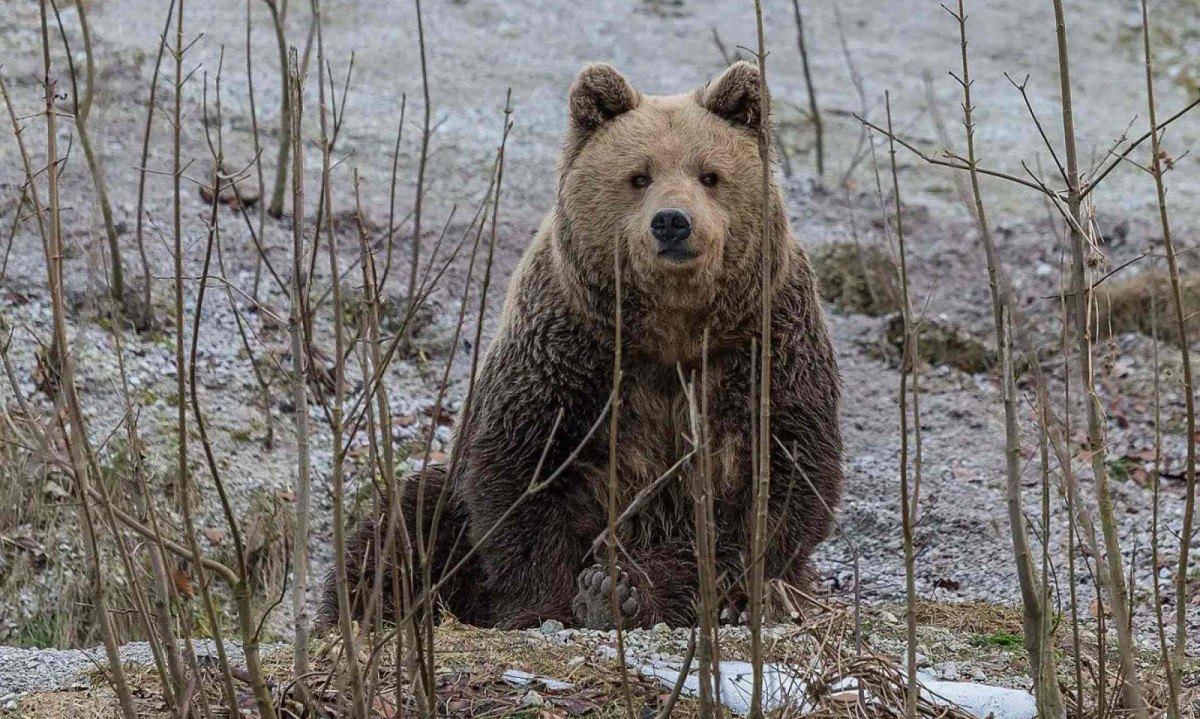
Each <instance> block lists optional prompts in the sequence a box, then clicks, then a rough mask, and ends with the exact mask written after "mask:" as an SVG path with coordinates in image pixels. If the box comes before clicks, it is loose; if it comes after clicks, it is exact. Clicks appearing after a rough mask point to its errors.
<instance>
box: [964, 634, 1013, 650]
mask: <svg viewBox="0 0 1200 719" xmlns="http://www.w3.org/2000/svg"><path fill="white" fill-rule="evenodd" d="M971 643H972V644H974V645H975V646H977V647H1003V648H1005V649H1020V648H1022V647H1024V646H1025V637H1023V636H1021V635H1020V634H1014V633H1013V632H1003V631H1001V632H992V633H991V634H979V635H977V636H976V637H975V638H974V639H972V640H971Z"/></svg>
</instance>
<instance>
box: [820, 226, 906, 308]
mask: <svg viewBox="0 0 1200 719" xmlns="http://www.w3.org/2000/svg"><path fill="white" fill-rule="evenodd" d="M810 260H811V262H812V265H813V269H814V270H815V271H816V273H817V279H818V281H819V283H818V284H819V286H820V290H821V298H822V299H824V300H825V301H826V302H829V303H830V304H832V305H833V306H834V307H837V308H838V309H840V310H843V311H845V312H855V313H858V314H864V315H870V316H872V317H878V316H880V315H886V314H889V313H891V312H897V311H899V310H900V286H899V282H898V280H897V273H896V264H895V262H893V261H892V258H891V256H890V255H888V254H887V253H886V252H885V251H884V250H883V249H882V248H880V247H878V246H875V245H861V244H857V243H853V242H834V243H831V244H828V245H823V246H821V247H818V248H816V249H814V250H812V252H811V255H810Z"/></svg>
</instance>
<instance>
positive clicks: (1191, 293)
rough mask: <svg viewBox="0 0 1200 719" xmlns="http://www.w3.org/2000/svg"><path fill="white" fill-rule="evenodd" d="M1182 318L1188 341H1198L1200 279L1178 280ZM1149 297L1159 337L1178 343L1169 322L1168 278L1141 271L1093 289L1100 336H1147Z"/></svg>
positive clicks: (1176, 329)
mask: <svg viewBox="0 0 1200 719" xmlns="http://www.w3.org/2000/svg"><path fill="white" fill-rule="evenodd" d="M1180 279H1181V283H1180V291H1181V294H1182V296H1183V315H1184V317H1185V318H1186V326H1187V339H1188V342H1195V341H1196V340H1197V339H1200V317H1197V314H1198V313H1200V276H1197V275H1184V276H1183V277H1181V278H1180ZM1151 298H1155V299H1154V302H1155V304H1156V305H1157V308H1158V333H1159V337H1161V338H1162V339H1164V340H1167V341H1168V342H1172V343H1174V344H1176V345H1178V344H1180V341H1179V331H1178V328H1177V327H1176V325H1175V322H1174V321H1173V320H1172V319H1171V316H1172V315H1171V309H1170V308H1171V304H1170V303H1171V278H1170V277H1169V276H1168V275H1167V273H1165V272H1142V273H1140V274H1137V275H1134V276H1133V277H1131V278H1130V279H1128V280H1124V281H1122V282H1105V283H1102V284H1101V285H1100V286H1099V287H1097V288H1096V309H1097V311H1098V312H1099V315H1100V318H1099V321H1098V323H1097V326H1098V328H1099V331H1100V333H1101V335H1110V334H1122V333H1125V332H1138V333H1140V334H1143V335H1146V336H1147V337H1150V336H1151V335H1152V334H1153V325H1152V321H1151Z"/></svg>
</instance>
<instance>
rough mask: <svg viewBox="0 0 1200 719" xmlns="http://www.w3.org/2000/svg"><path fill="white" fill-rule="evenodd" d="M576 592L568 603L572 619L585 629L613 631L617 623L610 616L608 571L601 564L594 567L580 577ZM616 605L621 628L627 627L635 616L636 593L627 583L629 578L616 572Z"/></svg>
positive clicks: (610, 583) (619, 571) (634, 588)
mask: <svg viewBox="0 0 1200 719" xmlns="http://www.w3.org/2000/svg"><path fill="white" fill-rule="evenodd" d="M578 584H579V591H578V592H576V594H575V600H574V601H573V602H572V603H571V607H572V609H573V610H574V611H575V618H576V619H577V620H578V621H579V623H580V624H581V625H582V626H584V627H586V628H588V629H615V628H616V622H615V621H613V616H612V594H613V586H612V577H610V576H609V575H608V567H607V566H605V565H603V564H593V565H592V566H590V567H588V568H587V569H585V570H583V571H582V572H580V573H579V580H578ZM616 593H617V603H618V604H619V605H620V608H621V625H622V626H624V627H627V626H629V621H630V620H631V619H633V618H634V617H635V616H636V615H637V611H638V606H639V603H638V590H637V587H634V586H633V584H632V583H631V582H630V581H629V575H627V574H626V573H625V572H623V571H621V570H620V569H618V570H617V587H616Z"/></svg>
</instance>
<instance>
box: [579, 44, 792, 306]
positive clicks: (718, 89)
mask: <svg viewBox="0 0 1200 719" xmlns="http://www.w3.org/2000/svg"><path fill="white" fill-rule="evenodd" d="M760 97H761V95H760V84H759V73H758V68H757V67H755V66H754V65H751V64H750V63H746V62H738V63H736V64H734V65H732V66H731V67H729V68H728V69H727V70H726V71H725V72H724V73H722V74H721V75H720V76H719V77H717V78H716V79H715V80H713V81H711V82H710V83H708V84H707V85H704V86H703V87H701V88H699V89H698V90H696V91H694V92H691V93H687V94H683V95H673V96H652V95H644V94H642V93H641V92H639V91H638V90H636V89H635V88H634V87H633V86H632V85H631V84H630V83H629V81H628V80H626V79H625V78H624V77H623V76H622V75H621V74H620V73H619V72H618V71H617V70H615V69H614V68H612V67H610V66H608V65H603V64H596V65H589V66H588V67H586V68H584V69H583V71H582V72H580V74H579V77H578V78H577V79H576V81H575V83H574V85H573V86H572V87H571V91H570V104H569V119H570V126H569V130H568V133H567V137H566V141H565V144H564V147H563V151H562V156H561V158H560V161H559V171H558V197H557V206H556V210H555V223H556V226H555V230H556V231H555V235H556V247H555V251H556V252H557V253H558V256H559V259H560V261H562V262H563V263H564V264H565V265H566V266H567V267H568V268H569V270H571V274H572V275H573V276H574V278H575V279H576V280H577V281H578V283H579V285H578V287H577V288H578V289H581V290H582V291H583V292H584V293H586V294H587V295H590V297H589V303H590V304H591V305H592V307H593V308H594V309H598V310H604V309H605V307H604V305H605V304H607V303H605V302H603V301H602V299H601V300H598V297H599V296H601V295H603V294H605V293H607V295H609V296H611V295H612V289H613V287H612V284H613V283H612V279H613V275H614V274H615V272H616V270H615V268H614V250H615V251H618V252H620V256H621V267H622V270H621V273H622V277H621V279H622V284H623V292H622V297H623V301H624V302H626V303H627V304H626V311H627V313H628V311H629V310H630V309H632V310H633V311H634V312H635V313H636V312H638V311H639V310H640V311H642V312H643V313H645V312H651V313H654V314H656V315H662V314H664V313H665V314H666V315H667V317H676V318H679V319H684V320H686V319H687V318H688V316H691V318H692V320H691V324H707V319H705V318H707V317H711V316H712V315H713V313H718V312H719V313H721V314H724V315H728V314H730V312H740V313H741V314H745V313H746V312H749V311H751V310H752V306H753V304H754V301H755V298H756V297H758V292H757V285H758V283H759V281H760V277H761V275H760V268H759V265H760V261H761V260H760V258H761V254H762V235H763V233H762V217H763V199H762V198H763V185H762V181H763V178H762V163H761V160H760V156H759V148H758V131H759V125H760V123H761V122H763V117H762V116H761V112H760ZM770 199H771V209H770V216H771V224H772V226H773V230H774V231H773V233H772V234H773V235H774V236H775V237H774V240H775V241H774V242H772V245H773V246H775V245H776V244H777V243H778V242H780V241H783V240H785V239H786V237H785V236H786V235H787V225H786V222H787V221H786V215H785V213H784V211H783V207H782V200H781V198H780V196H779V192H778V189H777V188H776V187H775V184H774V179H773V178H772V179H771V185H770ZM781 254H783V253H781ZM627 316H629V315H628V314H627ZM631 319H634V320H635V321H636V317H631ZM663 319H665V318H662V317H660V318H659V319H658V320H656V321H659V322H661V321H662V320H663ZM726 319H728V318H726Z"/></svg>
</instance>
